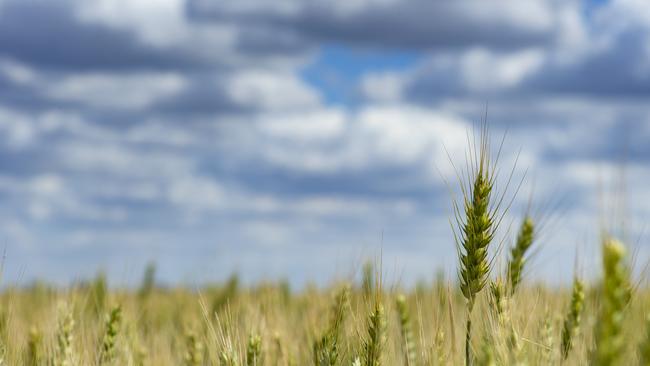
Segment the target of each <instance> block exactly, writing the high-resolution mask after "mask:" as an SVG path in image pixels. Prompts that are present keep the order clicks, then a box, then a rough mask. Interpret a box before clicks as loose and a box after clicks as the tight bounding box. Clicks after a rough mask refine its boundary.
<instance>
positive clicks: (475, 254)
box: [454, 124, 500, 365]
mask: <svg viewBox="0 0 650 366" xmlns="http://www.w3.org/2000/svg"><path fill="white" fill-rule="evenodd" d="M488 138H489V137H488V133H487V126H486V125H485V124H483V125H482V127H481V136H480V146H479V147H478V148H475V149H473V150H478V151H473V152H471V155H473V156H474V157H473V158H470V159H469V162H468V172H467V175H468V177H467V182H466V183H463V182H462V181H461V188H462V191H463V202H462V208H463V209H461V204H459V203H458V202H454V216H455V219H456V225H457V228H455V229H454V237H455V240H456V247H457V249H458V256H459V260H460V268H459V277H460V290H461V292H462V293H463V296H464V297H465V299H466V302H467V323H466V337H465V364H466V365H470V364H471V362H472V352H471V338H472V316H471V315H472V310H473V309H474V303H475V301H476V295H477V294H478V293H479V292H481V290H483V288H484V287H485V284H486V282H487V278H488V274H489V272H490V268H491V263H490V261H489V260H488V248H489V246H490V243H491V242H492V240H493V239H494V235H495V233H496V229H497V227H498V225H499V221H500V217H498V215H499V213H498V212H497V211H498V208H499V206H500V202H499V203H498V204H496V205H491V199H492V193H493V188H494V183H495V170H494V166H493V163H492V161H491V159H490V154H489V144H488ZM465 184H467V187H466V186H465Z"/></svg>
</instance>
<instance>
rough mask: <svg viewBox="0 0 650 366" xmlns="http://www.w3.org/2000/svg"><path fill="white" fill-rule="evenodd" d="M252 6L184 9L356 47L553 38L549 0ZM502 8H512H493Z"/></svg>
mask: <svg viewBox="0 0 650 366" xmlns="http://www.w3.org/2000/svg"><path fill="white" fill-rule="evenodd" d="M254 4H256V3H255V2H253V3H252V4H248V6H241V7H239V6H237V4H235V2H232V1H224V2H211V1H205V0H190V1H189V2H188V9H189V12H188V13H189V14H190V16H191V17H192V18H193V19H196V20H197V21H219V22H237V23H244V24H246V25H247V26H248V27H253V28H255V27H269V28H270V29H271V30H273V31H274V32H278V31H279V32H280V33H281V34H282V33H287V32H293V33H294V34H295V35H296V36H298V37H305V38H307V39H310V40H313V41H315V42H323V41H329V42H340V43H344V44H349V45H353V46H360V47H379V48H393V49H404V48H414V49H433V48H461V47H467V46H472V45H485V46H488V47H494V48H499V49H512V48H519V47H522V46H530V45H540V44H547V43H549V42H551V41H552V40H553V37H554V34H553V33H554V29H553V22H554V21H555V19H554V16H555V14H554V13H553V11H554V5H553V2H531V3H529V5H531V6H532V5H539V6H532V8H531V9H526V7H525V6H521V5H517V4H515V3H509V4H504V3H502V2H491V1H487V2H481V1H453V2H444V1H433V2H432V1H427V0H409V1H394V2H384V3H380V2H371V1H367V2H358V3H356V4H349V3H348V2H345V1H322V0H310V1H289V2H285V4H284V5H285V7H282V6H278V7H277V9H281V10H277V9H274V8H268V7H266V6H264V4H263V3H262V2H260V3H259V4H257V6H255V5H254ZM513 4H514V5H515V6H511V5H513ZM501 7H511V8H510V9H503V11H500V12H495V11H494V9H495V8H501ZM242 9H243V10H242ZM282 9H285V11H283V10H282ZM529 12H537V17H534V18H530V15H531V14H529ZM522 17H526V18H530V20H531V21H525V20H522V19H520V18H522ZM539 19H542V20H541V21H539Z"/></svg>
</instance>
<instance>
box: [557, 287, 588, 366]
mask: <svg viewBox="0 0 650 366" xmlns="http://www.w3.org/2000/svg"><path fill="white" fill-rule="evenodd" d="M584 302H585V290H584V284H583V283H582V281H580V279H579V278H577V277H576V278H574V279H573V291H572V292H571V305H570V306H569V312H568V313H567V315H566V318H565V319H564V326H563V327H562V343H561V350H562V358H563V359H566V358H567V357H568V356H569V352H570V351H571V348H573V342H574V340H575V338H576V337H577V335H578V330H579V329H580V321H581V318H582V309H583V308H584Z"/></svg>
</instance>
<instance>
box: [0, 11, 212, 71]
mask: <svg viewBox="0 0 650 366" xmlns="http://www.w3.org/2000/svg"><path fill="white" fill-rule="evenodd" d="M74 6H75V5H74V2H73V1H69V0H64V1H45V0H25V1H15V0H10V1H3V2H2V3H0V52H2V54H3V55H4V56H9V57H11V58H14V59H16V60H19V61H22V62H25V63H27V64H30V65H36V66H40V67H45V68H53V69H62V70H74V71H84V70H129V69H156V68H158V69H169V68H187V67H199V66H203V67H206V66H207V65H208V62H207V60H201V59H198V58H196V57H195V55H191V54H189V55H188V54H187V53H182V52H178V51H179V50H175V49H167V50H165V49H157V48H154V47H152V46H150V45H147V44H144V43H143V42H141V41H139V40H138V38H137V35H136V34H133V33H131V32H128V31H124V30H117V29H111V28H109V27H106V26H102V25H98V24H91V23H83V22H81V21H80V20H79V19H78V18H77V17H76V16H75V14H74V10H75V8H74ZM212 63H213V62H211V64H212Z"/></svg>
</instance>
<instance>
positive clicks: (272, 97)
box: [225, 70, 320, 110]
mask: <svg viewBox="0 0 650 366" xmlns="http://www.w3.org/2000/svg"><path fill="white" fill-rule="evenodd" d="M225 90H226V92H227V93H229V95H230V96H231V97H232V99H233V100H234V101H236V102H238V103H241V104H243V105H246V106H249V107H251V108H262V109H265V110H279V109H292V108H305V107H315V106H317V105H318V104H319V101H320V98H319V95H318V93H317V92H316V90H314V89H313V88H312V87H310V86H309V85H307V84H306V83H305V82H304V81H303V80H301V79H300V78H299V77H298V76H297V75H295V74H294V73H283V72H277V71H272V70H247V71H242V72H239V73H237V74H235V75H233V76H232V77H231V79H230V81H229V83H228V87H227V88H225Z"/></svg>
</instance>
